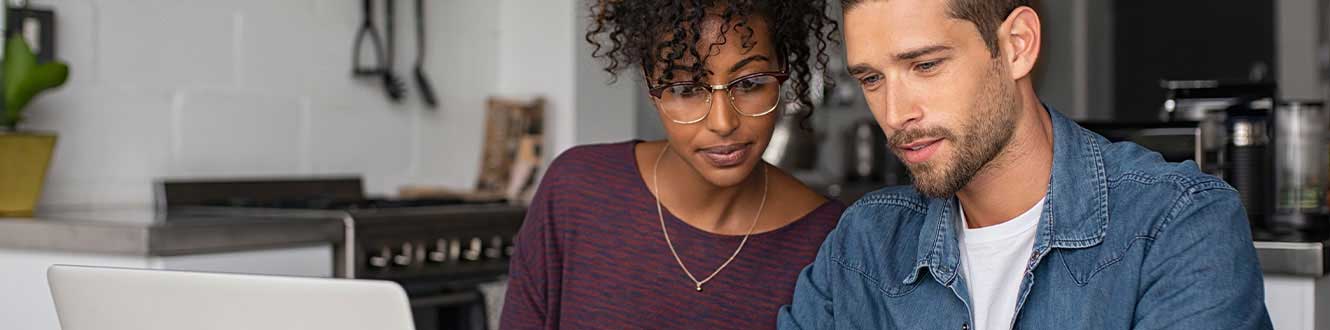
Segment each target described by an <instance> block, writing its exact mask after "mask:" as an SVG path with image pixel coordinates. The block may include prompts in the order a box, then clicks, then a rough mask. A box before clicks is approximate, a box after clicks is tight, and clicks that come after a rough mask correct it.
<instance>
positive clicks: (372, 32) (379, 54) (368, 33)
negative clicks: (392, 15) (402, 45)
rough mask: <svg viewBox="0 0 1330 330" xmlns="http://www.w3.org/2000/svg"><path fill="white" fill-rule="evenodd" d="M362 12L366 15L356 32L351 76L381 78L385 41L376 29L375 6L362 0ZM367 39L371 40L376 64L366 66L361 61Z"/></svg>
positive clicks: (368, 0)
mask: <svg viewBox="0 0 1330 330" xmlns="http://www.w3.org/2000/svg"><path fill="white" fill-rule="evenodd" d="M361 5H362V8H361V11H362V13H363V14H364V15H365V17H364V19H362V20H361V21H360V30H359V31H356V41H355V43H354V45H353V46H352V47H353V49H352V53H351V74H352V75H353V76H356V77H366V76H379V75H381V74H382V71H383V40H380V39H379V32H378V30H376V29H375V28H374V6H373V4H372V3H370V0H361ZM365 38H369V41H370V46H373V47H374V48H373V49H371V51H372V52H371V53H372V55H374V63H373V64H372V65H366V64H364V63H363V62H361V61H360V54H361V53H363V52H364V51H363V50H362V48H363V47H362V45H363V43H364V41H365Z"/></svg>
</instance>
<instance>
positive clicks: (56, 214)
mask: <svg viewBox="0 0 1330 330" xmlns="http://www.w3.org/2000/svg"><path fill="white" fill-rule="evenodd" d="M343 228H344V227H343V225H342V219H341V218H340V217H330V216H329V214H328V213H326V212H322V213H317V214H315V213H311V214H309V215H307V216H283V217H281V218H255V217H243V218H240V217H211V216H210V217H175V216H173V217H171V218H170V221H167V220H166V217H164V216H163V215H161V214H159V213H157V212H155V211H154V210H152V209H150V208H127V209H98V210H68V211H53V212H45V213H40V214H38V215H37V216H36V217H34V218H0V249H25V250H49V251H67V252H86V253H98V254H115V255H137V256H176V255H187V254H201V253H215V252H229V251H242V250H253V249H262V248H271V247H282V246H296V245H308V244H318V243H340V242H341V241H342V239H343Z"/></svg>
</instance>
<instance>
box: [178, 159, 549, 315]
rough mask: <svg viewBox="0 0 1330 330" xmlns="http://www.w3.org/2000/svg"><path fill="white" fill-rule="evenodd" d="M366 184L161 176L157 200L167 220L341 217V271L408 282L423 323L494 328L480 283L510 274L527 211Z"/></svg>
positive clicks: (337, 266)
mask: <svg viewBox="0 0 1330 330" xmlns="http://www.w3.org/2000/svg"><path fill="white" fill-rule="evenodd" d="M363 191H364V190H363V187H362V183H361V180H360V179H359V178H299V179H246V180H167V181H162V182H159V183H158V185H157V194H158V199H157V200H158V208H159V209H160V211H162V212H164V214H167V216H166V219H167V220H166V221H168V222H169V221H172V218H173V216H176V218H179V219H191V218H192V219H197V218H199V217H200V216H202V217H207V216H225V217H252V218H265V217H276V218H323V219H329V221H338V222H341V223H342V225H343V227H344V233H345V235H344V240H343V241H342V243H341V244H338V245H336V246H335V249H336V251H335V252H334V256H335V260H334V262H333V264H334V265H335V270H334V272H333V273H334V274H335V275H336V276H338V277H343V278H357V279H376V280H390V281H395V282H397V283H398V284H401V285H402V287H403V288H404V289H405V290H406V292H407V295H408V296H409V298H410V300H411V307H412V314H413V315H414V317H415V322H416V329H419V330H434V329H487V328H488V323H489V322H488V321H489V319H490V318H492V317H495V316H497V315H490V314H493V312H492V311H490V309H492V308H487V307H486V299H485V295H483V294H482V293H481V290H480V288H481V286H482V285H485V284H487V283H495V282H496V281H499V280H501V279H502V278H503V277H504V276H505V275H506V274H507V272H508V260H509V257H510V256H511V255H512V242H513V237H514V236H515V235H516V234H517V231H518V229H519V228H520V227H521V225H522V220H523V218H524V217H525V214H526V208H525V207H522V206H514V205H509V204H506V203H503V201H469V200H463V199H411V200H392V199H376V198H368V197H366V196H365V195H364V192H363ZM185 215H187V216H188V217H184V216H185ZM180 221H187V220H180Z"/></svg>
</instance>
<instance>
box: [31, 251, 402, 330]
mask: <svg viewBox="0 0 1330 330" xmlns="http://www.w3.org/2000/svg"><path fill="white" fill-rule="evenodd" d="M47 278H48V281H49V282H50V284H51V296H52V298H54V299H55V307H56V314H57V315H58V316H59V317H60V327H61V328H62V329H63V330H93V329H97V330H182V329H194V330H213V329H216V330H221V329H226V330H234V329H246V330H269V329H271V330H278V329H281V330H295V329H319V330H414V325H413V324H412V320H411V307H410V304H409V302H408V301H407V297H406V292H405V291H403V290H402V287H401V286H398V285H397V284H396V283H393V282H388V281H366V280H344V279H326V278H302V277H279V276H259V275H236V274H216V273H195V272H182V271H163V270H143V269H123V268H101V267H83V266H63V265H56V266H51V268H50V269H48V270H47Z"/></svg>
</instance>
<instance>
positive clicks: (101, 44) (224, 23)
mask: <svg viewBox="0 0 1330 330" xmlns="http://www.w3.org/2000/svg"><path fill="white" fill-rule="evenodd" d="M509 1H518V0H509ZM426 3H427V4H426V5H427V8H426V9H427V13H426V19H427V20H428V22H427V25H428V32H427V35H428V37H429V38H428V40H427V44H428V50H427V52H428V57H427V60H426V70H427V74H428V75H429V76H430V78H431V79H432V80H433V83H434V87H435V89H436V92H437V94H438V96H439V100H440V101H441V104H440V107H439V109H438V110H433V111H431V110H427V109H425V108H424V106H423V102H422V101H421V99H420V98H419V95H418V94H417V91H415V87H414V85H413V84H412V82H411V81H410V77H411V75H410V74H411V71H410V70H411V68H412V65H413V64H414V61H415V57H416V56H415V29H414V25H413V22H414V12H413V8H412V2H411V1H399V2H398V5H397V6H398V8H397V20H398V24H397V29H396V32H397V38H396V42H397V51H396V52H397V54H396V55H397V56H396V62H397V63H396V71H397V73H398V74H399V75H400V76H402V77H403V79H405V80H406V82H407V83H408V91H407V94H408V99H406V100H405V102H403V103H401V104H394V103H390V102H388V101H387V100H386V98H385V96H384V93H383V91H382V88H381V87H380V85H379V82H378V81H377V80H374V81H366V80H360V79H355V78H352V77H351V73H350V72H351V51H352V41H353V37H354V33H355V32H356V30H357V28H358V27H359V23H360V19H361V13H360V3H359V1H351V0H281V1H267V0H235V1H223V0H33V1H32V4H33V5H34V6H40V7H47V8H55V10H56V15H57V21H58V24H59V25H58V26H57V29H58V33H59V35H58V38H57V47H58V51H59V57H60V58H61V59H63V60H65V61H66V62H68V63H69V64H70V66H71V76H70V81H69V82H68V83H67V84H66V85H65V86H63V87H62V88H61V89H59V90H56V91H53V92H49V93H47V94H45V95H42V96H39V97H38V99H37V100H36V101H35V102H34V103H33V104H32V105H30V107H31V108H30V109H29V110H30V111H29V112H28V113H29V115H30V117H31V121H29V122H27V123H26V125H25V128H26V129H32V130H46V131H55V132H58V134H60V142H59V146H58V147H57V151H56V156H55V162H54V164H53V166H52V168H51V172H50V173H49V174H48V184H47V187H46V189H45V191H44V196H43V200H42V203H43V207H65V206H96V205H107V204H115V205H124V204H138V205H147V204H150V203H151V202H152V188H151V183H152V182H153V180H155V179H158V178H163V177H195V176H207V177H218V176H254V175H292V174H333V173H335V174H363V175H364V176H365V178H366V183H367V188H368V190H369V192H370V193H374V194H385V193H391V192H393V191H395V190H396V188H397V187H398V186H399V185H402V184H442V185H449V186H453V187H458V188H466V187H470V185H471V184H472V183H473V181H474V178H475V174H476V171H477V167H478V165H479V152H480V146H479V141H480V139H481V136H482V131H483V127H482V126H483V125H481V123H482V122H483V118H484V114H483V110H484V100H485V98H486V97H487V96H490V95H494V94H499V93H500V92H499V91H498V87H497V86H498V85H499V78H498V77H499V75H498V71H499V64H498V62H499V61H498V57H499V56H498V54H499V52H500V50H499V47H500V41H499V38H500V37H501V36H500V33H499V30H500V23H499V21H500V20H499V8H500V3H499V2H496V1H469V0H468V1H434V0H431V1H426ZM379 12H380V14H381V13H382V10H379ZM561 19H564V20H568V21H571V20H572V19H574V18H573V17H567V18H561ZM379 23H380V24H382V21H381V20H380V21H379ZM509 37H510V38H511V37H512V36H509ZM557 80H559V81H571V78H569V77H562V78H560V79H557ZM537 89H538V88H537ZM537 89H533V90H532V91H533V94H540V93H539V91H538V90H537Z"/></svg>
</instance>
